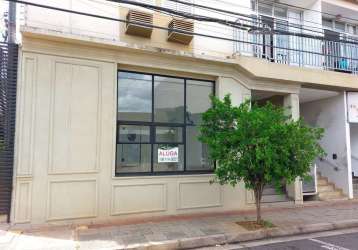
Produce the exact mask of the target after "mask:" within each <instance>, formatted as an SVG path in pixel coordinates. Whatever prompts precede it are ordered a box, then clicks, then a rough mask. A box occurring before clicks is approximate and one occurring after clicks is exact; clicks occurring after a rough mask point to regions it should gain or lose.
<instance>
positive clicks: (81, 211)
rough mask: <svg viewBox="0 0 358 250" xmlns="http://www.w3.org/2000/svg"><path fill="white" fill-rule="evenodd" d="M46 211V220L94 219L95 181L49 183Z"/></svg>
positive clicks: (95, 212)
mask: <svg viewBox="0 0 358 250" xmlns="http://www.w3.org/2000/svg"><path fill="white" fill-rule="evenodd" d="M47 211H48V213H47V219H48V220H61V219H75V218H85V217H95V216H96V215H97V182H96V180H63V181H50V182H49V190H48V210H47Z"/></svg>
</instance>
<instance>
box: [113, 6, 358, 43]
mask: <svg viewBox="0 0 358 250" xmlns="http://www.w3.org/2000/svg"><path fill="white" fill-rule="evenodd" d="M106 1H109V2H116V3H122V4H128V5H134V6H140V7H143V8H147V9H151V10H159V11H162V12H165V13H173V14H176V15H179V16H181V17H184V18H188V19H192V20H197V21H207V22H216V23H221V24H224V25H228V26H231V27H234V28H238V29H252V28H253V29H254V30H255V31H259V32H260V31H262V32H263V33H265V34H267V33H268V31H267V29H266V30H265V28H264V27H257V25H248V24H244V23H237V22H233V21H228V20H223V19H218V18H210V17H207V16H200V15H195V14H189V13H186V12H183V11H175V10H172V9H169V8H164V7H159V6H154V5H150V4H146V3H139V2H133V1H130V0H106ZM169 1H174V2H178V3H179V2H180V3H183V4H188V5H192V4H191V3H186V2H182V1H179V0H169ZM194 5H195V4H194ZM200 7H205V6H202V5H200ZM207 8H212V7H207ZM214 9H215V8H214ZM234 13H235V12H234ZM246 16H248V15H246ZM248 17H250V18H253V17H251V16H248ZM252 20H255V19H252ZM245 21H247V20H245ZM261 24H262V23H261ZM278 24H280V25H282V26H286V23H278ZM294 28H296V29H299V27H297V26H294ZM310 31H311V32H312V33H314V34H316V33H317V31H314V30H310ZM269 32H270V33H271V34H278V35H292V36H299V37H305V38H313V39H319V40H327V39H325V38H324V37H323V36H317V35H311V34H307V33H301V32H291V31H286V30H282V29H269ZM341 42H344V43H352V42H358V40H355V39H354V38H351V39H350V41H341Z"/></svg>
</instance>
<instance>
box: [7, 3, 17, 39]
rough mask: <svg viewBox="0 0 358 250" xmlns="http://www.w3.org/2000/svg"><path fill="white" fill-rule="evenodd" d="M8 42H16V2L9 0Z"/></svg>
mask: <svg viewBox="0 0 358 250" xmlns="http://www.w3.org/2000/svg"><path fill="white" fill-rule="evenodd" d="M8 42H9V43H16V3H15V2H13V1H9V26H8Z"/></svg>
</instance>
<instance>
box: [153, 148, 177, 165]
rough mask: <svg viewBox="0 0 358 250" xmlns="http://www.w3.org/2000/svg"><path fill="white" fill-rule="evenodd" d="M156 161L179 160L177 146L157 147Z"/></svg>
mask: <svg viewBox="0 0 358 250" xmlns="http://www.w3.org/2000/svg"><path fill="white" fill-rule="evenodd" d="M158 162H179V149H178V147H162V148H158Z"/></svg>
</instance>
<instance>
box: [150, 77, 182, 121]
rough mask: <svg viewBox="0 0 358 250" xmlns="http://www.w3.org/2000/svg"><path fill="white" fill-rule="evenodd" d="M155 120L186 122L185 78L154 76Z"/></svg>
mask: <svg viewBox="0 0 358 250" xmlns="http://www.w3.org/2000/svg"><path fill="white" fill-rule="evenodd" d="M154 121H156V122H170V123H183V122H184V79H179V78H172V77H161V76H155V77H154Z"/></svg>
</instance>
